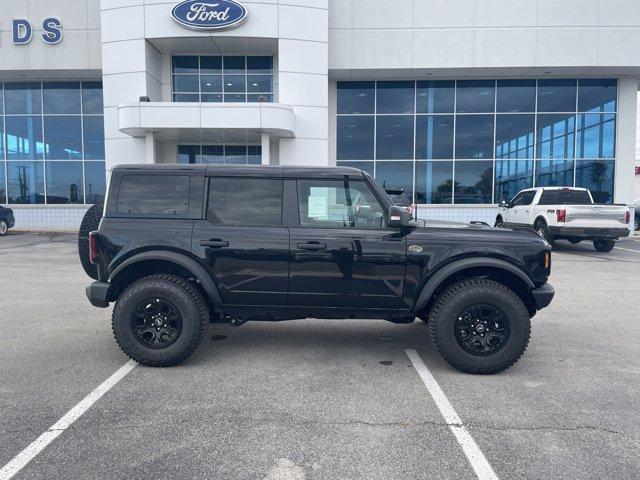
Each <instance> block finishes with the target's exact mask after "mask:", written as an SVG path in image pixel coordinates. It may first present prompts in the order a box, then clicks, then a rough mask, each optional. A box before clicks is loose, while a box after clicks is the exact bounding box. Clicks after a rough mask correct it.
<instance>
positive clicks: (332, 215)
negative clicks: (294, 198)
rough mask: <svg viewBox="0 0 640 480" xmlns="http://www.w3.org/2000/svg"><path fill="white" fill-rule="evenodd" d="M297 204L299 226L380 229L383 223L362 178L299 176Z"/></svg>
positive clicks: (376, 205) (375, 201)
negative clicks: (339, 178) (334, 178)
mask: <svg viewBox="0 0 640 480" xmlns="http://www.w3.org/2000/svg"><path fill="white" fill-rule="evenodd" d="M298 204H299V208H300V225H302V226H303V227H320V228H322V227H324V228H367V229H380V228H383V227H384V225H385V223H386V221H385V216H384V213H383V212H382V208H381V207H380V204H379V203H378V200H377V199H376V198H375V196H374V195H373V193H372V192H371V190H370V189H369V186H368V185H367V184H366V183H364V182H359V181H348V180H344V181H342V180H324V181H323V180H299V181H298Z"/></svg>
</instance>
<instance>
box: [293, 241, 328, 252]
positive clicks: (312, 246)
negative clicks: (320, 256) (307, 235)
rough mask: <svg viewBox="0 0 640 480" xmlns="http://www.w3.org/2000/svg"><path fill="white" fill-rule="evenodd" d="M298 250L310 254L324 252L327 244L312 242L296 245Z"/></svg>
mask: <svg viewBox="0 0 640 480" xmlns="http://www.w3.org/2000/svg"><path fill="white" fill-rule="evenodd" d="M298 248H299V249H300V250H308V251H310V252H317V251H318V250H326V249H327V244H326V243H314V242H308V243H299V244H298Z"/></svg>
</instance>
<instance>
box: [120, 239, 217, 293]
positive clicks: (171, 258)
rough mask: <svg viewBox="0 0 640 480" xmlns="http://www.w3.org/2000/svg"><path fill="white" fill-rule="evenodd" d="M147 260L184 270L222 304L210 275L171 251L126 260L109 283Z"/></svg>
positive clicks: (194, 262) (191, 261)
mask: <svg viewBox="0 0 640 480" xmlns="http://www.w3.org/2000/svg"><path fill="white" fill-rule="evenodd" d="M147 260H163V261H167V262H171V263H175V264H176V265H179V266H181V267H182V268H185V269H186V270H188V271H189V272H191V273H192V274H193V276H194V277H195V278H196V279H197V280H198V283H199V284H200V286H201V287H202V289H203V290H204V291H205V292H206V294H207V295H208V297H209V299H210V300H211V301H212V302H213V303H214V304H217V305H221V304H222V297H221V296H220V291H219V290H218V287H217V285H216V284H215V282H214V281H213V279H212V278H211V275H210V274H209V273H208V272H207V271H206V270H205V268H204V267H203V266H202V265H200V264H199V263H198V262H196V261H195V260H194V259H192V258H189V257H188V256H186V255H184V254H181V253H177V252H171V251H151V252H142V253H138V254H136V255H133V256H132V257H129V258H127V259H126V260H125V261H124V262H122V263H121V264H120V265H118V266H117V267H116V269H115V270H114V271H113V272H112V273H111V275H109V283H111V282H113V280H114V279H115V278H116V277H117V276H118V274H119V273H121V272H122V271H123V270H125V269H126V268H127V267H130V266H131V265H134V264H136V263H139V262H144V261H147Z"/></svg>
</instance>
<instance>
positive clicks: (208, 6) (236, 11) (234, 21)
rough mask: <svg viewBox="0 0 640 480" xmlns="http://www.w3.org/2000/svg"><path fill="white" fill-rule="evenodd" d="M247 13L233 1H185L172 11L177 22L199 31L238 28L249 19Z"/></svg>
mask: <svg viewBox="0 0 640 480" xmlns="http://www.w3.org/2000/svg"><path fill="white" fill-rule="evenodd" d="M247 13H248V12H247V9H246V8H245V7H244V6H243V5H241V4H240V3H238V2H235V1H233V0H215V1H202V0H185V1H183V2H180V3H178V4H177V5H175V6H174V7H173V8H172V9H171V16H172V17H173V19H174V20H175V21H176V22H178V23H179V24H180V25H182V26H184V27H187V28H194V29H197V30H221V29H224V28H232V27H237V26H238V25H240V24H241V23H242V22H244V20H245V19H246V18H247Z"/></svg>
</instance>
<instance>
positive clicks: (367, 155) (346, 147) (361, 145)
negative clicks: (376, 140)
mask: <svg viewBox="0 0 640 480" xmlns="http://www.w3.org/2000/svg"><path fill="white" fill-rule="evenodd" d="M373 123H374V117H373V116H362V117H360V116H358V117H355V116H353V117H352V116H348V117H342V116H340V117H338V120H337V137H338V138H337V148H338V152H337V158H338V160H372V159H373Z"/></svg>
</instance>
